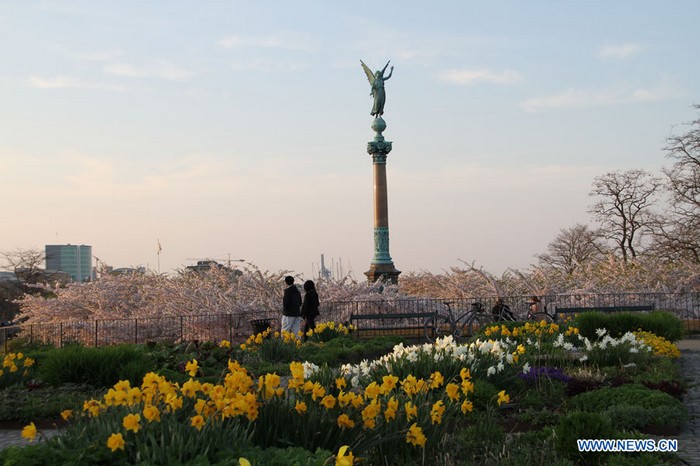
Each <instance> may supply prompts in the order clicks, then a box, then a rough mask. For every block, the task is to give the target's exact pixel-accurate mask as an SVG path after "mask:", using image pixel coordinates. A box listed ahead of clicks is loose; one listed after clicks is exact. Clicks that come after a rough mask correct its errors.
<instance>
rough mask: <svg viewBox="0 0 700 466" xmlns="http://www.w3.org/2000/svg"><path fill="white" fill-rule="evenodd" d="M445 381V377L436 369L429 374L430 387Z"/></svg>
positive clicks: (437, 385)
mask: <svg viewBox="0 0 700 466" xmlns="http://www.w3.org/2000/svg"><path fill="white" fill-rule="evenodd" d="M444 382H445V378H444V377H443V376H442V374H441V373H440V372H438V371H435V372H433V373H432V374H430V388H439V387H440V386H441V385H442V384H443V383H444Z"/></svg>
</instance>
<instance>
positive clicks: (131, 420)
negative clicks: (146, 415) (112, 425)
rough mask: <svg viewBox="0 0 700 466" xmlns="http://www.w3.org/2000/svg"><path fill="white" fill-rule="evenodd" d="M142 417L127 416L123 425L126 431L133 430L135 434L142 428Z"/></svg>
mask: <svg viewBox="0 0 700 466" xmlns="http://www.w3.org/2000/svg"><path fill="white" fill-rule="evenodd" d="M140 421H141V416H140V415H139V414H127V415H126V416H125V417H124V420H123V421H122V425H123V426H124V428H125V429H126V430H131V431H133V432H134V433H136V432H138V431H139V429H140V428H141V422H140Z"/></svg>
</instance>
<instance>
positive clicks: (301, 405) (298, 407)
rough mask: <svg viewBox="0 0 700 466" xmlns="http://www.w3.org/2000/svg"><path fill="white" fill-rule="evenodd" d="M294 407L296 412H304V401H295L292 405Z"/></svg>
mask: <svg viewBox="0 0 700 466" xmlns="http://www.w3.org/2000/svg"><path fill="white" fill-rule="evenodd" d="M294 409H295V410H296V412H297V413H299V414H304V413H305V412H306V403H304V402H303V401H297V403H296V405H295V406H294Z"/></svg>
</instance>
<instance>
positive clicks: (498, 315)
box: [491, 302, 556, 324]
mask: <svg viewBox="0 0 700 466" xmlns="http://www.w3.org/2000/svg"><path fill="white" fill-rule="evenodd" d="M496 308H498V309H496ZM491 315H492V317H493V321H494V322H522V320H521V319H519V318H518V317H517V316H516V315H515V314H513V312H511V310H510V307H509V306H508V305H507V304H505V303H503V302H500V303H497V304H496V306H494V308H493V309H492V310H491ZM555 318H556V313H555V315H554V316H552V315H550V314H549V313H547V308H546V307H545V308H544V309H542V310H540V308H539V307H538V306H537V305H536V303H530V306H529V307H528V310H527V316H526V317H525V320H527V321H532V322H541V321H545V322H546V323H548V324H551V323H553V322H554V320H555Z"/></svg>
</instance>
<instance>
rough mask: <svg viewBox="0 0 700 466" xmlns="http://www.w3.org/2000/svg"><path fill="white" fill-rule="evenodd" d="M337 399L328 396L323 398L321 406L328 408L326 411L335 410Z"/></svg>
mask: <svg viewBox="0 0 700 466" xmlns="http://www.w3.org/2000/svg"><path fill="white" fill-rule="evenodd" d="M335 402H336V400H335V397H334V396H333V395H326V396H324V397H323V399H322V400H321V404H322V405H323V406H324V407H325V408H326V409H333V408H334V407H335Z"/></svg>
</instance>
